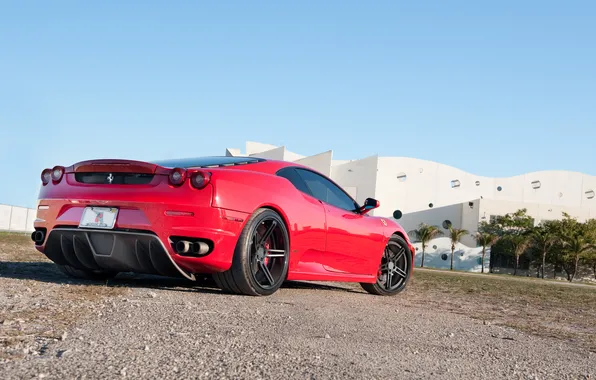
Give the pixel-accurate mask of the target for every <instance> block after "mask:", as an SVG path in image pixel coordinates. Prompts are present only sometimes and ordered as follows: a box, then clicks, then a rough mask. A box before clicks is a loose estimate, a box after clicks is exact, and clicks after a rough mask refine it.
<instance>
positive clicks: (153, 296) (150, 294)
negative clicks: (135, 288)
mask: <svg viewBox="0 0 596 380" xmlns="http://www.w3.org/2000/svg"><path fill="white" fill-rule="evenodd" d="M147 295H149V297H151V298H155V297H157V293H155V292H149V293H147Z"/></svg>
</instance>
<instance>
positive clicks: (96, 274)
mask: <svg viewBox="0 0 596 380" xmlns="http://www.w3.org/2000/svg"><path fill="white" fill-rule="evenodd" d="M56 265H57V266H58V269H60V271H61V272H62V273H64V274H66V275H67V276H69V277H72V278H77V279H81V280H94V281H102V280H106V279H108V278H112V277H114V276H116V275H117V274H118V273H117V272H104V271H87V270H82V269H77V268H74V267H71V266H70V265H60V264H56Z"/></svg>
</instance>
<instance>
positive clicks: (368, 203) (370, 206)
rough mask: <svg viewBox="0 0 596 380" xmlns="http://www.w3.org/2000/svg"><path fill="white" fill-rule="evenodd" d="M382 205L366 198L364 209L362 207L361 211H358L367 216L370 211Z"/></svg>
mask: <svg viewBox="0 0 596 380" xmlns="http://www.w3.org/2000/svg"><path fill="white" fill-rule="evenodd" d="M380 205H381V203H380V202H379V201H378V200H376V199H373V198H366V200H365V201H364V205H362V207H360V210H358V211H359V212H360V213H361V214H366V213H367V212H369V211H370V210H374V209H376V208H377V207H379V206H380Z"/></svg>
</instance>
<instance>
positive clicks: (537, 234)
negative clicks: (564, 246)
mask: <svg viewBox="0 0 596 380" xmlns="http://www.w3.org/2000/svg"><path fill="white" fill-rule="evenodd" d="M556 242H557V236H556V235H554V234H553V233H551V232H550V231H549V230H548V229H547V228H545V227H543V226H541V227H539V228H537V229H535V230H534V231H533V232H532V235H531V236H530V245H531V246H532V247H533V248H535V249H536V250H537V251H538V252H540V255H541V256H542V278H544V268H545V267H546V256H547V255H548V253H549V252H550V251H551V249H552V248H553V246H554V245H555V243H556Z"/></svg>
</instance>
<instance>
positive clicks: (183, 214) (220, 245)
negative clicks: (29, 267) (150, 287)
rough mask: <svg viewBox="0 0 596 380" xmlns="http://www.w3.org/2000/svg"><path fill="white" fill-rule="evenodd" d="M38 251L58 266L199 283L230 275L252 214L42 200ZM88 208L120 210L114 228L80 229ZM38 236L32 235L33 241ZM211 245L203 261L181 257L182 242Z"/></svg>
mask: <svg viewBox="0 0 596 380" xmlns="http://www.w3.org/2000/svg"><path fill="white" fill-rule="evenodd" d="M39 205H42V206H44V207H42V209H38V213H37V219H36V221H35V222H34V227H35V230H36V231H40V232H43V234H44V239H43V241H39V242H36V243H35V244H36V248H37V250H39V251H40V252H42V253H44V254H45V255H46V256H47V257H48V258H49V259H50V260H52V261H54V262H56V263H58V264H68V265H71V266H73V267H75V268H79V269H87V270H97V269H103V270H109V271H119V272H135V273H146V274H159V275H165V276H173V277H180V276H182V277H185V278H189V279H194V275H193V274H195V273H213V272H221V271H225V270H227V269H228V268H229V267H230V266H231V263H232V257H233V254H234V249H235V246H236V242H237V239H238V236H239V234H240V232H241V230H242V227H243V226H244V223H245V221H246V219H247V218H248V215H247V214H246V213H240V212H237V211H231V210H225V209H221V208H215V207H211V206H206V207H205V206H196V205H180V204H163V203H161V204H156V203H142V202H117V201H109V202H93V201H84V202H82V201H76V200H75V201H73V200H55V199H53V200H41V201H40V202H39ZM86 206H106V207H117V208H119V213H118V219H117V221H116V224H115V226H114V228H113V229H89V228H79V220H80V218H81V216H82V214H83V210H84V208H85V207H86ZM32 237H33V236H32ZM181 239H184V240H190V241H197V239H198V240H199V241H204V242H208V244H209V246H210V250H209V252H208V253H207V254H205V255H203V256H199V257H197V256H192V255H191V254H190V253H189V254H184V255H182V254H178V253H176V251H175V249H174V247H175V244H176V242H177V241H178V240H181Z"/></svg>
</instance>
